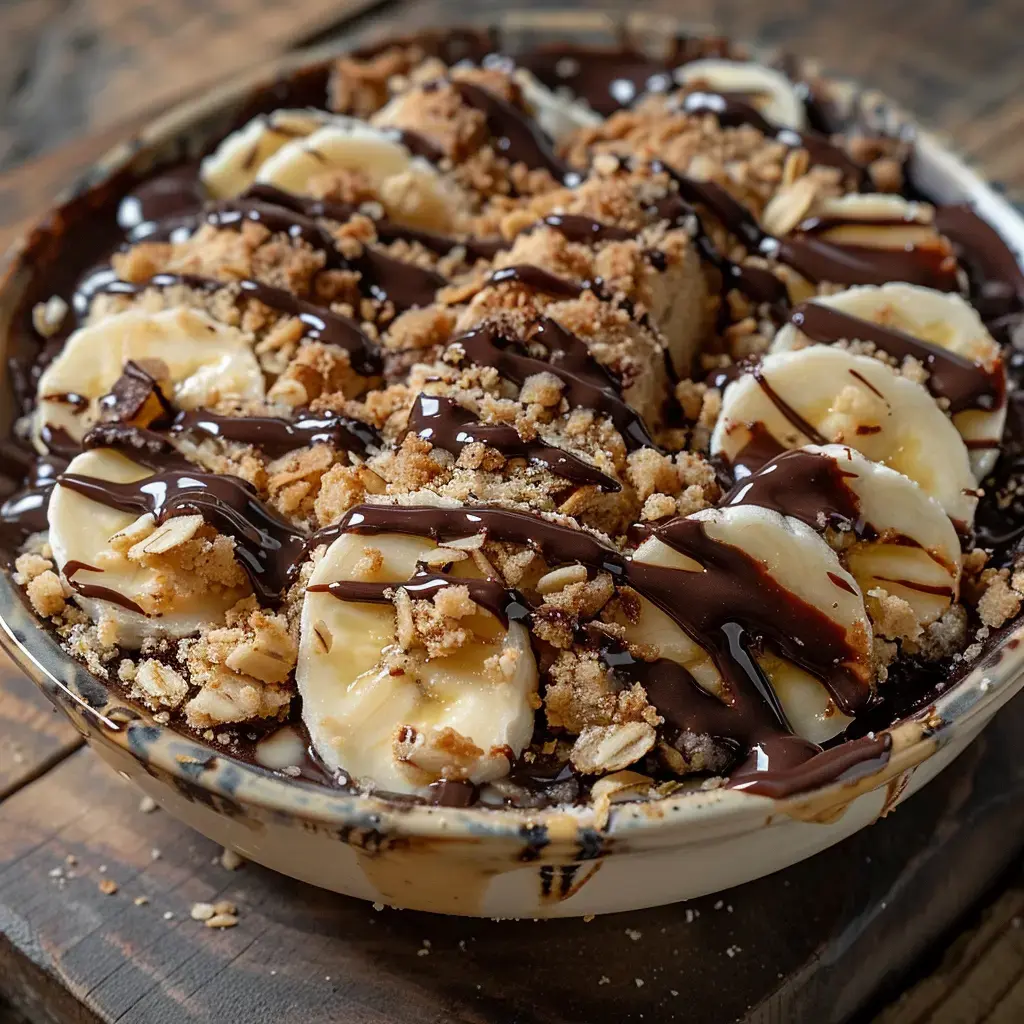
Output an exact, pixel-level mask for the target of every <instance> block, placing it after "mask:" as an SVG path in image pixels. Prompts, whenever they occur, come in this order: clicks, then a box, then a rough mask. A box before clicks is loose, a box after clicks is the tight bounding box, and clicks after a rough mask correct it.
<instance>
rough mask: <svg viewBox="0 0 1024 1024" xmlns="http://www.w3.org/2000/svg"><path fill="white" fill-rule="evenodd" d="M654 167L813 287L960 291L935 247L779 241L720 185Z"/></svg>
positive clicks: (714, 257)
mask: <svg viewBox="0 0 1024 1024" xmlns="http://www.w3.org/2000/svg"><path fill="white" fill-rule="evenodd" d="M651 169H652V170H653V171H655V172H656V173H657V172H662V173H665V174H667V175H668V176H669V178H670V179H671V180H672V181H673V182H674V183H675V185H676V188H677V190H678V191H679V194H680V196H681V197H682V198H683V199H685V200H686V202H687V203H691V204H699V205H701V206H705V207H706V208H707V209H708V210H709V211H710V212H711V213H712V214H714V216H715V217H716V218H717V219H718V220H720V221H721V222H722V225H723V226H724V227H725V228H726V229H727V230H728V231H730V232H731V233H732V234H734V235H735V236H736V237H737V238H738V239H739V240H740V241H741V242H742V243H743V244H744V245H745V246H746V247H747V249H749V250H750V251H751V252H752V253H756V254H757V255H760V256H764V257H766V258H768V259H774V260H777V261H778V262H780V263H784V264H786V265H787V266H790V267H792V268H793V269H794V270H796V271H798V272H799V273H800V274H802V275H803V276H804V277H806V278H807V279H808V280H809V281H811V282H812V283H814V284H817V283H818V282H820V281H831V282H833V283H835V284H846V285H857V284H886V283H888V282H889V281H907V282H909V283H910V284H919V285H923V286H926V287H929V288H937V289H939V290H942V291H955V290H956V289H957V287H958V281H957V276H956V265H955V262H954V261H953V260H952V259H950V256H949V254H948V253H947V252H946V251H945V249H944V248H943V247H942V246H941V245H937V246H935V247H934V248H933V249H932V248H924V247H921V246H916V247H914V248H912V249H909V250H906V249H875V248H867V247H866V246H854V245H840V244H838V243H836V242H829V241H827V240H825V239H822V238H815V237H813V235H808V236H804V237H800V236H793V237H786V238H781V239H780V238H775V237H773V236H772V235H769V234H768V233H767V232H766V231H765V230H764V229H763V228H762V227H761V226H760V225H759V224H758V223H757V221H756V220H755V219H754V216H753V214H752V213H751V212H750V211H749V210H748V209H747V208H746V207H745V206H744V205H743V204H742V203H740V202H739V201H738V200H736V199H734V198H733V197H732V196H731V195H730V194H729V193H728V192H726V190H725V189H724V188H722V187H721V186H720V185H716V184H715V183H714V182H711V181H695V180H694V179H692V178H689V177H687V176H686V175H684V174H680V173H679V172H678V171H675V170H673V169H672V168H670V167H668V166H667V165H666V164H664V163H663V162H662V161H660V160H659V161H653V162H652V164H651ZM705 237H706V236H705ZM713 248H714V247H713V246H712V247H711V249H713ZM698 250H699V251H701V253H702V255H704V256H705V258H709V259H710V260H711V262H716V261H718V260H721V259H722V257H721V256H720V255H719V254H718V253H717V252H709V251H707V243H706V244H705V246H704V247H701V246H699V245H698ZM741 269H743V270H749V269H751V268H741Z"/></svg>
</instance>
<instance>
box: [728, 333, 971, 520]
mask: <svg viewBox="0 0 1024 1024" xmlns="http://www.w3.org/2000/svg"><path fill="white" fill-rule="evenodd" d="M763 432H767V435H768V437H769V439H770V440H771V441H772V442H773V443H774V444H776V445H777V448H779V449H782V448H798V447H800V446H802V445H804V444H807V443H808V442H810V443H812V444H829V443H836V444H844V445H848V446H849V447H851V448H853V449H855V450H856V451H859V452H861V453H862V454H863V455H865V456H867V458H869V459H872V460H873V461H875V462H881V463H882V464H883V465H886V466H888V467H889V468H890V469H894V470H896V471H897V472H899V473H902V474H903V475H904V476H908V477H910V479H911V480H913V481H914V482H915V483H917V484H918V485H919V486H920V487H921V488H922V490H924V492H925V493H926V494H928V495H930V496H931V497H932V498H934V499H935V500H936V501H937V502H938V503H939V504H940V505H941V506H942V508H943V509H944V510H945V512H946V515H948V516H949V517H950V519H952V520H953V522H954V524H959V525H960V526H962V527H964V528H966V527H968V526H970V524H971V521H972V520H973V519H974V509H975V506H976V505H977V503H978V496H977V491H976V489H975V486H976V485H975V480H974V474H973V473H972V472H971V464H970V459H969V458H968V453H967V448H966V446H965V445H964V442H963V440H962V439H961V438H960V435H959V434H958V433H957V430H956V427H954V426H953V424H952V423H951V422H950V421H949V420H948V419H947V418H946V416H945V415H944V414H943V413H942V411H941V410H940V409H939V407H938V405H936V403H935V400H934V399H933V398H932V396H931V395H930V394H928V392H927V391H926V390H925V388H924V387H922V386H921V385H920V384H917V383H915V382H914V381H911V380H908V379H907V378H905V377H900V376H897V375H896V374H895V373H893V372H892V371H891V370H890V369H889V367H887V366H886V365H885V364H883V363H881V362H879V361H878V360H877V359H872V358H871V357H870V356H858V355H853V354H852V353H850V352H847V351H846V350H845V349H841V348H833V347H832V346H830V345H812V346H810V347H809V348H804V349H801V350H800V351H798V352H776V353H773V354H771V355H768V356H766V357H765V358H764V360H763V361H762V363H761V365H760V366H759V367H758V369H757V370H756V371H755V372H753V373H748V374H744V375H743V376H742V377H739V378H738V379H737V380H734V381H733V382H732V383H731V384H730V385H729V386H728V387H727V388H726V389H725V394H724V395H723V396H722V413H721V415H720V416H719V419H718V422H717V423H716V424H715V429H714V432H713V433H712V435H711V454H712V455H718V456H724V457H725V458H726V459H728V460H729V461H730V462H733V463H736V462H737V457H739V456H741V453H742V452H743V449H744V448H746V447H747V446H748V445H752V446H756V447H761V446H763V444H764V437H763V436H762V435H763ZM751 450H753V447H752V449H751ZM770 454H777V451H776V452H771V453H770ZM740 461H741V462H742V461H743V460H742V458H741V459H740ZM764 461H766V459H762V460H760V464H763V462H764ZM754 468H756V467H754Z"/></svg>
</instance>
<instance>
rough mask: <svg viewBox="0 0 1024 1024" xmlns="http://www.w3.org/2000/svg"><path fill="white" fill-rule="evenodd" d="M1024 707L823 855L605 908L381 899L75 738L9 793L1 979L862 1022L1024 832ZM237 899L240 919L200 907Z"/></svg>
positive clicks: (266, 1001)
mask: <svg viewBox="0 0 1024 1024" xmlns="http://www.w3.org/2000/svg"><path fill="white" fill-rule="evenodd" d="M1022 728H1024V701H1018V702H1016V703H1014V704H1011V705H1010V706H1009V707H1007V708H1006V709H1005V710H1004V712H1003V713H1002V714H1001V715H1000V717H999V718H998V719H997V720H996V722H995V723H993V725H992V726H991V727H990V728H989V730H987V732H986V733H985V734H983V736H982V738H981V740H980V741H979V742H978V743H977V744H975V745H974V746H972V747H971V748H970V749H969V750H968V751H967V752H965V754H964V755H962V757H961V758H960V759H959V760H958V761H957V762H956V763H955V764H954V765H953V766H951V767H950V768H949V769H948V770H947V772H946V773H944V775H943V776H942V777H941V778H940V779H938V780H936V782H935V783H933V784H932V785H931V786H929V787H928V788H927V789H926V790H924V791H923V792H922V793H920V794H919V795H917V796H915V797H914V798H913V799H912V800H911V801H910V802H909V803H908V804H907V805H906V806H905V807H903V808H901V809H900V811H899V812H898V813H897V814H896V815H893V816H892V817H890V818H888V819H886V820H884V821H882V822H880V823H879V824H877V825H875V826H873V827H872V828H871V829H868V830H866V831H865V832H862V833H859V834H858V835H857V836H855V837H853V838H852V839H851V840H849V841H848V842H846V843H844V844H842V846H840V847H839V848H836V849H834V850H831V851H827V852H826V853H824V854H821V855H819V856H818V857H816V858H814V859H812V860H811V861H808V862H805V863H804V864H801V865H797V866H795V867H793V868H791V869H789V870H788V871H785V872H781V873H779V874H777V875H775V876H773V877H771V878H768V879H762V880H760V881H757V882H754V883H751V884H750V885H746V886H742V887H740V888H738V889H735V890H733V891H731V892H729V893H726V894H723V895H721V896H710V897H706V898H703V899H699V900H694V901H691V902H689V903H687V904H686V905H678V906H673V907H663V908H659V909H655V910H649V911H643V912H637V913H630V914H618V915H614V916H611V917H604V918H597V919H596V920H593V921H590V922H584V921H549V922H527V921H523V922H491V921H473V920H463V919H457V918H440V917H434V916H431V915H426V914H414V913H399V912H395V911H390V910H387V911H383V912H380V913H377V912H374V911H373V910H372V909H371V908H370V907H369V906H368V905H367V904H365V903H361V902H357V901H354V900H349V899H346V898H344V897H340V896H335V895H332V894H329V893H325V892H322V891H319V890H315V889H313V888H311V887H309V886H306V885H303V884H300V883H298V882H293V881H290V880H288V879H285V878H281V877H280V876H276V875H273V874H272V873H270V872H268V871H265V870H263V869H261V868H259V867H257V866H255V865H246V866H245V867H244V868H243V869H241V870H240V871H238V872H234V873H231V872H227V871H226V870H225V869H224V868H223V867H221V866H220V864H219V863H218V862H216V857H217V853H218V851H217V849H216V848H215V847H214V846H213V845H212V844H211V843H209V842H208V841H206V840H205V839H202V838H201V837H199V836H197V835H196V834H195V833H193V832H191V831H189V830H188V829H186V828H185V827H184V826H181V825H179V824H178V823H177V822H175V821H174V820H173V819H171V818H169V817H168V816H166V815H165V814H164V813H163V812H156V813H153V814H143V813H141V811H140V809H139V795H138V792H137V791H136V790H135V789H134V788H133V787H132V786H130V785H129V784H128V783H126V782H125V781H124V780H122V779H121V778H120V777H118V776H116V775H115V774H114V773H112V772H110V771H109V769H107V768H105V767H104V766H103V765H101V764H100V763H99V761H98V759H97V758H96V757H95V755H94V754H93V753H92V752H91V751H89V750H81V751H79V752H77V753H75V754H73V755H72V756H71V757H69V758H68V759H67V760H65V761H64V762H63V763H62V764H60V765H59V766H58V767H57V768H55V769H54V770H53V771H51V772H49V773H47V774H46V775H45V776H43V777H42V778H40V779H38V780H36V781H35V782H33V783H32V784H31V785H29V786H26V787H25V788H23V789H22V790H20V791H19V792H18V793H16V794H14V795H13V796H11V797H9V798H8V799H7V800H6V801H4V802H3V803H2V804H0V936H2V938H0V995H2V996H4V997H6V998H8V999H11V1000H14V1001H16V1002H17V1003H19V1004H20V1005H22V1006H25V1005H26V1003H27V1002H28V1000H29V998H31V999H32V1000H34V1004H33V1005H34V1007H35V1009H36V1012H37V1013H38V1011H39V1009H40V1008H42V1009H44V1010H45V1011H46V1012H48V1013H50V1014H51V1017H52V1019H55V1020H63V1019H65V1018H63V1017H61V1016H60V1014H61V1013H65V1014H66V1013H68V1012H72V1011H71V1010H68V1009H67V1000H68V999H69V998H70V999H72V1003H71V1006H72V1008H73V1012H75V1013H78V1014H80V1016H79V1018H78V1019H80V1020H82V1021H88V1022H90V1024H94V1022H95V1021H97V1020H98V1021H103V1022H112V1021H118V1022H124V1024H126V1022H135V1024H164V1022H167V1024H171V1022H180V1021H193V1020H196V1021H213V1020H216V1021H217V1022H218V1024H254V1022H257V1021H262V1020H265V1019H279V1020H282V1021H286V1022H291V1021H296V1022H298V1021H301V1022H303V1024H310V1022H319V1021H324V1022H326V1021H336V1020H345V1021H364V1022H372V1024H384V1022H387V1024H413V1022H416V1024H419V1022H422V1021H424V1020H432V1021H446V1022H447V1021H460V1022H461V1021H466V1022H483V1021H487V1022H491V1021H495V1022H497V1021H507V1020H515V1021H517V1024H555V1022H558V1024H568V1022H586V1024H604V1022H612V1021H614V1022H616V1024H618V1022H629V1021H633V1022H639V1021H641V1020H643V1021H651V1020H654V1021H659V1022H666V1024H667V1022H671V1021H676V1020H679V1021H686V1020H693V1019H695V1013H698V1011H699V1016H698V1017H697V1019H699V1020H701V1022H702V1024H724V1022H726V1021H732V1020H743V1021H746V1022H750V1024H768V1022H776V1024H777V1022H780V1021H814V1022H815V1024H819V1022H820V1024H827V1022H829V1021H839V1020H845V1019H847V1018H848V1016H849V1015H850V1014H851V1013H852V1012H853V1011H854V1010H855V1009H856V1008H857V1006H858V1005H860V1003H861V1002H863V1001H864V1000H865V999H866V998H868V997H869V996H870V995H871V994H872V993H873V992H874V991H876V989H877V987H878V985H879V983H880V981H881V980H882V979H883V978H888V979H891V978H893V977H895V976H896V975H898V974H899V972H900V971H901V970H903V969H905V967H906V965H907V964H908V963H909V962H911V961H912V960H913V959H914V958H915V957H916V956H917V955H918V954H919V952H920V949H921V946H922V945H923V943H924V942H925V941H926V939H927V937H928V936H931V935H935V934H938V933H940V932H941V930H942V929H943V928H944V927H947V926H948V924H949V923H950V922H951V921H952V920H953V919H954V918H955V917H956V916H958V915H959V914H960V913H961V912H962V911H963V909H964V908H965V907H966V906H967V905H969V904H970V903H971V902H972V901H973V900H974V899H975V898H976V897H977V895H978V893H979V891H980V890H981V889H982V888H983V887H984V886H986V885H987V884H988V880H989V879H990V878H992V877H993V875H994V874H995V873H996V872H998V871H999V870H1000V868H1001V867H1002V866H1003V865H1004V864H1005V863H1006V860H1007V859H1008V858H1009V857H1010V856H1011V855H1012V854H1013V852H1014V851H1015V850H1016V849H1017V847H1018V845H1019V843H1020V840H1021V838H1022V837H1024V764H1021V763H1020V761H1019V758H1017V757H1016V756H1015V755H1014V754H1013V749H1014V746H1013V739H1014V737H1016V736H1019V734H1020V730H1021V729H1022ZM154 849H158V850H159V851H160V856H159V859H156V860H154V859H153V855H152V851H153V850H154ZM68 855H71V856H72V857H73V858H75V864H74V865H73V866H69V865H68V863H67V861H66V858H67V857H68ZM104 866H105V868H106V870H105V871H101V868H102V867H104ZM72 875H73V876H74V877H71V876H72ZM104 879H112V880H113V881H114V882H116V883H117V885H118V886H119V889H118V891H117V893H116V894H114V895H104V894H103V893H102V892H101V891H100V889H99V887H98V886H99V883H100V882H101V881H102V880H104ZM140 896H144V897H146V898H147V899H148V903H146V904H145V905H143V906H137V905H136V904H135V902H134V900H135V899H136V898H137V897H140ZM222 898H223V899H229V900H232V901H233V902H235V903H236V904H237V905H238V907H239V910H240V922H239V924H238V927H237V928H234V929H231V930H230V931H227V932H214V931H211V930H210V929H207V928H205V927H204V926H203V925H201V924H200V923H198V922H196V921H193V920H191V919H190V918H189V909H190V907H191V905H192V903H193V902H195V901H205V902H210V901H213V900H216V899H222ZM865 908H872V909H871V913H870V914H867V915H866V914H865ZM167 913H170V914H172V915H173V916H172V917H171V918H169V919H166V918H165V916H164V915H165V914H167ZM1005 917H1006V914H1005V913H1004V914H1003V918H1005ZM766 922H768V923H770V926H766ZM425 940H426V942H429V946H428V945H426V944H425ZM272 971H273V972H276V973H273V974H272V973H271V972H272ZM602 979H607V980H604V981H603V980H602ZM636 979H639V980H640V982H641V983H642V984H641V985H639V986H638V985H637V981H636ZM1007 980H1009V978H1007ZM673 992H675V993H679V994H678V995H673ZM61 1000H64V1001H65V1003H64V1004H61V1002H60V1001H61ZM55 1007H59V1009H55ZM926 1019H927V1018H926ZM965 1019H968V1020H972V1021H973V1020H976V1019H977V1018H965ZM884 1024H909V1021H903V1020H898V1021H896V1022H892V1021H885V1022H884ZM915 1024H916V1021H915Z"/></svg>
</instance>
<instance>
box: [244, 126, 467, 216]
mask: <svg viewBox="0 0 1024 1024" xmlns="http://www.w3.org/2000/svg"><path fill="white" fill-rule="evenodd" d="M331 171H358V172H359V174H360V175H361V176H362V177H363V178H365V179H367V181H368V183H369V184H370V186H371V187H372V188H373V190H374V192H375V194H376V196H377V198H378V199H379V200H380V203H381V205H382V206H383V207H384V209H385V211H386V213H387V215H388V217H389V218H391V219H392V220H394V221H397V222H399V223H402V224H409V225H411V226H413V227H419V228H427V229H435V230H450V228H451V225H452V221H453V220H454V219H455V218H456V216H457V215H458V209H459V193H458V191H457V190H456V189H455V188H454V187H452V186H451V185H450V184H449V183H448V182H446V181H445V179H444V177H443V176H442V174H441V173H440V172H439V171H438V170H437V168H436V167H434V166H433V164H431V163H430V162H429V161H427V160H425V159H423V158H422V157H419V156H414V155H413V154H412V153H411V152H410V151H409V150H408V149H407V148H406V147H405V146H404V145H402V143H401V142H400V141H399V140H398V139H397V138H396V137H395V135H394V133H389V132H387V131H385V130H383V129H381V128H375V127H373V126H372V125H369V124H367V123H366V122H365V121H358V120H356V119H355V118H351V117H335V118H332V120H331V123H330V124H327V125H324V126H323V127H321V128H319V129H318V130H317V131H315V132H313V133H312V134H310V135H307V136H306V137H305V138H301V139H293V140H292V141H290V142H288V143H286V144H285V145H284V146H282V147H281V148H280V149H278V150H277V151H276V152H275V153H273V154H272V155H271V156H270V157H269V159H267V160H266V161H264V162H263V164H262V165H261V166H260V168H259V170H258V171H257V172H256V181H257V182H260V183H263V184H266V185H273V186H275V187H276V188H279V189H283V190H284V191H285V192H292V193H295V194H297V195H306V194H308V193H309V191H310V182H311V181H313V179H315V178H317V177H320V176H322V175H324V174H329V173H330V172H331Z"/></svg>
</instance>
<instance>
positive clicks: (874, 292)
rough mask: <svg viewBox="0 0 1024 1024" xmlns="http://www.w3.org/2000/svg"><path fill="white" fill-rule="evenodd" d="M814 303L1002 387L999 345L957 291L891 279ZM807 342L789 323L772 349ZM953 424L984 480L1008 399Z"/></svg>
mask: <svg viewBox="0 0 1024 1024" xmlns="http://www.w3.org/2000/svg"><path fill="white" fill-rule="evenodd" d="M846 198H849V197H846ZM815 302H816V303H818V304H819V305H823V306H831V307H833V308H834V309H838V310H840V311H842V312H843V313H848V314H850V315H851V316H856V317H859V318H860V319H862V320H867V321H869V322H870V323H874V324H880V325H882V326H883V327H892V328H895V329H896V330H898V331H902V332H903V333H904V334H909V335H910V336H911V337H914V338H919V339H920V340H921V341H925V342H928V343H929V344H931V345H936V346H938V347H939V348H943V349H948V350H949V351H950V352H953V353H955V354H956V355H958V356H963V357H964V358H965V359H968V360H970V361H971V362H973V363H978V364H980V366H981V367H982V368H983V369H984V371H985V372H986V373H988V374H989V375H990V376H992V377H993V378H996V379H997V383H998V386H999V389H1000V390H1003V391H1005V381H1006V374H1005V369H1004V367H1003V363H1002V357H1001V353H1000V349H999V345H998V343H997V342H996V340H995V339H994V338H993V337H992V335H991V334H989V332H988V330H987V329H986V327H985V325H984V323H982V320H981V317H980V316H978V314H977V313H976V312H975V310H974V309H973V308H972V307H971V306H970V305H969V304H968V303H967V302H965V301H964V300H963V299H962V298H961V297H960V296H959V295H956V294H954V293H952V292H940V291H935V290H934V289H932V288H922V287H920V286H918V285H912V284H900V283H892V284H884V285H882V286H880V287H875V286H873V285H865V286H863V287H859V288H848V289H846V290H845V291H842V292H837V293H836V294H835V295H830V296H827V297H824V296H823V297H820V298H816V299H815ZM848 340H855V339H848ZM808 344H811V340H810V339H809V338H808V337H807V336H806V335H804V334H802V333H801V332H800V330H799V329H798V328H797V327H796V326H794V325H793V324H787V325H786V326H785V327H783V328H782V330H780V331H779V333H778V334H777V335H776V336H775V341H774V342H773V343H772V351H773V352H785V351H789V350H791V349H795V348H800V347H802V346H805V345H808ZM953 423H954V425H955V426H956V428H957V430H959V431H960V436H961V437H963V438H964V440H965V441H966V442H967V444H968V448H969V450H970V453H971V468H972V469H973V470H974V475H975V477H976V478H977V479H978V480H981V479H983V478H984V477H985V476H986V475H987V474H988V473H990V472H991V471H992V469H993V467H994V466H995V464H996V460H997V459H998V458H999V442H1000V440H1001V439H1002V436H1003V427H1004V426H1005V424H1006V402H1005V401H1003V402H1001V403H1000V404H999V406H998V408H995V409H964V410H962V411H960V412H957V413H955V414H954V415H953Z"/></svg>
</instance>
